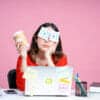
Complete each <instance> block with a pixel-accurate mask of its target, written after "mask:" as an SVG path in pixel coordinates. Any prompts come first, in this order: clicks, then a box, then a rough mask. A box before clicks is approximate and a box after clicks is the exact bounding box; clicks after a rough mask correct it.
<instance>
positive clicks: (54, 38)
mask: <svg viewBox="0 0 100 100" xmlns="http://www.w3.org/2000/svg"><path fill="white" fill-rule="evenodd" d="M49 40H51V41H53V42H58V41H59V32H51V33H50V37H49Z"/></svg>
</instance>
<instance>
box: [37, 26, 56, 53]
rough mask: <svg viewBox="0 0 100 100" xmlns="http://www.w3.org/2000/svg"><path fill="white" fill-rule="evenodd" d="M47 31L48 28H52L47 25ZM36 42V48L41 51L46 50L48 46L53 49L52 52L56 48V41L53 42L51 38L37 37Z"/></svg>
mask: <svg viewBox="0 0 100 100" xmlns="http://www.w3.org/2000/svg"><path fill="white" fill-rule="evenodd" d="M47 29H48V30H49V31H50V30H53V29H52V28H51V27H48V28H47ZM37 44H38V48H39V49H40V50H41V51H44V52H46V51H48V50H49V49H50V48H51V49H52V50H53V52H55V50H56V47H57V45H58V42H53V41H51V40H45V39H43V38H41V37H38V38H37Z"/></svg>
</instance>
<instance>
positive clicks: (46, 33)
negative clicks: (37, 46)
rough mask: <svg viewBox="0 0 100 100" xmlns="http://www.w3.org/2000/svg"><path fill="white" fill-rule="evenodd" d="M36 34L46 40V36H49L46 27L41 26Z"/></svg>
mask: <svg viewBox="0 0 100 100" xmlns="http://www.w3.org/2000/svg"><path fill="white" fill-rule="evenodd" d="M38 36H39V37H40V38H42V39H45V40H47V41H48V38H49V32H48V30H47V29H46V28H44V27H42V28H41V30H40V32H39V34H38Z"/></svg>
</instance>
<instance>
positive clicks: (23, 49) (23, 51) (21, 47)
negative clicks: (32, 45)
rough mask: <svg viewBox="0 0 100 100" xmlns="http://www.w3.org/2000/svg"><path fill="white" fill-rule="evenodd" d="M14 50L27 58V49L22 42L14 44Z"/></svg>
mask: <svg viewBox="0 0 100 100" xmlns="http://www.w3.org/2000/svg"><path fill="white" fill-rule="evenodd" d="M16 48H17V51H18V53H19V54H20V55H21V56H22V57H23V58H25V57H26V56H27V47H26V46H25V45H24V44H23V42H21V41H20V42H16Z"/></svg>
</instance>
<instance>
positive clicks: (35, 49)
mask: <svg viewBox="0 0 100 100" xmlns="http://www.w3.org/2000/svg"><path fill="white" fill-rule="evenodd" d="M42 27H51V28H52V29H53V30H54V31H56V32H59V29H58V28H57V26H56V25H55V24H53V23H44V24H41V25H40V26H39V28H38V29H37V31H36V32H35V34H34V35H33V37H32V43H31V46H30V49H29V51H28V54H29V56H30V57H31V59H32V60H33V61H35V57H36V55H37V54H38V51H39V48H38V45H37V42H36V40H37V38H38V33H39V31H40V29H41V28H42ZM52 56H53V57H54V60H55V62H57V61H58V60H59V58H61V57H62V56H63V50H62V45H61V39H60V37H59V42H58V45H57V48H56V51H55V53H54V54H53V55H52Z"/></svg>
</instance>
